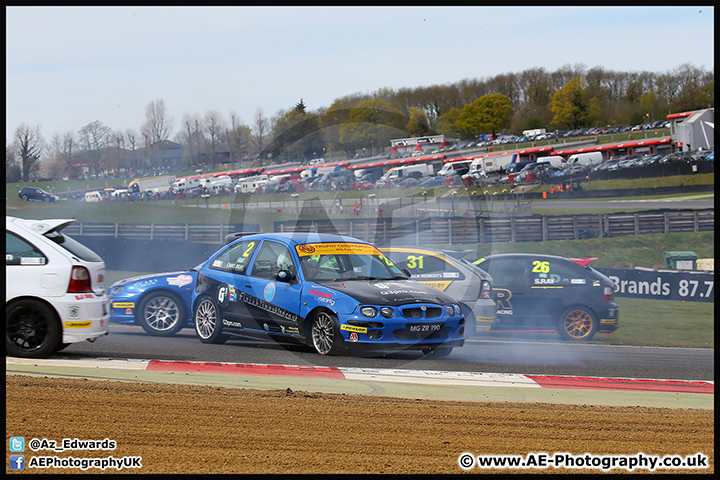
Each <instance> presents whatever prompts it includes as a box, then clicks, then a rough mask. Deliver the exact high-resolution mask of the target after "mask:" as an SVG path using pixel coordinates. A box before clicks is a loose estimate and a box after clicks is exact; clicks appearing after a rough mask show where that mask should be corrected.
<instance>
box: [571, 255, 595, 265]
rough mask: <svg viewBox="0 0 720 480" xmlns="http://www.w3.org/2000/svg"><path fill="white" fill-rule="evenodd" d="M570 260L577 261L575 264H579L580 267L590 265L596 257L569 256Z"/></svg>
mask: <svg viewBox="0 0 720 480" xmlns="http://www.w3.org/2000/svg"><path fill="white" fill-rule="evenodd" d="M570 260H572V261H573V262H575V263H577V264H578V265H580V266H581V267H587V266H588V265H590V264H591V263H592V262H594V261H595V260H597V258H590V257H586V258H571V259H570Z"/></svg>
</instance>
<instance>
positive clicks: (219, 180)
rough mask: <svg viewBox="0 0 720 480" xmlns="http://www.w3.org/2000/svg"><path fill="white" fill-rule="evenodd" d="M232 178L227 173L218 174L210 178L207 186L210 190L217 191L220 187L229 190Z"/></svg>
mask: <svg viewBox="0 0 720 480" xmlns="http://www.w3.org/2000/svg"><path fill="white" fill-rule="evenodd" d="M232 185H233V180H232V178H231V177H230V176H229V175H220V176H219V177H215V178H213V179H211V180H210V184H209V185H208V188H209V189H210V191H211V192H213V193H217V192H218V191H220V189H223V188H224V189H226V190H231V189H232V188H233V186H232Z"/></svg>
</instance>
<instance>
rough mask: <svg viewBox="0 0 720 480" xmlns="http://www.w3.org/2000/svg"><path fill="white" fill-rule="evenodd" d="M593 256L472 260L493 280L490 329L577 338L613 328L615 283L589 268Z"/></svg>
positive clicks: (503, 256) (504, 256) (615, 323)
mask: <svg viewBox="0 0 720 480" xmlns="http://www.w3.org/2000/svg"><path fill="white" fill-rule="evenodd" d="M595 260H597V259H596V258H591V259H570V258H565V257H558V256H553V255H536V254H523V253H512V254H498V255H488V256H486V257H483V258H480V259H479V260H477V261H475V262H474V263H475V264H476V265H478V266H479V267H480V268H482V269H483V270H485V271H486V272H488V273H489V274H490V275H491V276H492V278H493V282H494V283H493V290H492V295H493V299H494V300H495V303H496V305H497V312H496V319H495V323H494V324H493V326H492V330H505V331H557V332H558V333H559V334H560V336H561V337H562V338H564V339H567V340H576V341H587V340H590V339H591V338H592V337H593V336H594V335H595V334H596V333H598V332H602V333H610V332H614V331H615V330H616V329H617V328H618V321H619V311H618V306H617V304H616V303H615V301H614V292H615V290H614V284H613V282H612V280H610V279H609V278H608V277H607V276H605V275H603V274H602V273H600V272H599V271H597V270H595V269H594V268H592V267H590V266H589V263H592V262H593V261H595Z"/></svg>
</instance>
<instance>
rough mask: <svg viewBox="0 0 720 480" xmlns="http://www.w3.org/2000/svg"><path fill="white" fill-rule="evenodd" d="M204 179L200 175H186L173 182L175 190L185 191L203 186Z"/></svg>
mask: <svg viewBox="0 0 720 480" xmlns="http://www.w3.org/2000/svg"><path fill="white" fill-rule="evenodd" d="M202 185H203V183H202V179H201V178H200V177H185V178H179V179H177V180H176V181H175V182H173V184H172V188H173V190H175V191H177V192H184V191H186V190H192V189H193V188H197V187H200V186H202Z"/></svg>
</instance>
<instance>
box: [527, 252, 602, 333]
mask: <svg viewBox="0 0 720 480" xmlns="http://www.w3.org/2000/svg"><path fill="white" fill-rule="evenodd" d="M530 261H531V265H530V272H529V273H530V285H531V287H530V288H531V290H532V296H533V297H534V298H535V299H536V300H535V304H536V306H537V310H538V316H539V320H540V321H543V322H544V323H545V324H548V325H551V326H555V324H556V323H557V321H558V320H559V319H560V315H561V314H562V313H563V311H564V310H565V309H566V308H568V307H569V306H570V305H572V304H587V303H588V302H590V303H592V299H593V298H596V299H597V298H598V297H600V296H601V290H602V289H601V288H598V285H599V280H598V279H596V278H593V276H592V275H591V273H590V272H588V271H586V270H585V269H584V268H583V267H581V266H580V265H577V264H575V263H573V262H572V261H570V260H567V259H564V258H552V257H549V258H548V257H538V258H533V259H531V260H530Z"/></svg>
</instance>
